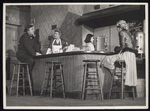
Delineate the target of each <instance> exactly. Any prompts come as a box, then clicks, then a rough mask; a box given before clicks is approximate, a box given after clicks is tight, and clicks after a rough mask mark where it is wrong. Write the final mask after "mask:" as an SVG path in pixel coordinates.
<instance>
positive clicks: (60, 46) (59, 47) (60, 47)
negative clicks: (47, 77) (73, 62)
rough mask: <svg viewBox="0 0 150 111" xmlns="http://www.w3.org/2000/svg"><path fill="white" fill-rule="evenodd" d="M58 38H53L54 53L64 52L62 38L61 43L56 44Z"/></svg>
mask: <svg viewBox="0 0 150 111" xmlns="http://www.w3.org/2000/svg"><path fill="white" fill-rule="evenodd" d="M55 41H56V39H54V40H53V43H52V52H53V53H60V52H63V51H62V44H61V39H60V41H59V42H60V45H54V43H55Z"/></svg>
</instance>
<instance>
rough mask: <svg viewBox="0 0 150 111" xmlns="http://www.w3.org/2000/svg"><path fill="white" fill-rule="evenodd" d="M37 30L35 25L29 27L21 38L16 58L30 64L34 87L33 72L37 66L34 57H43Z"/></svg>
mask: <svg viewBox="0 0 150 111" xmlns="http://www.w3.org/2000/svg"><path fill="white" fill-rule="evenodd" d="M34 32H35V29H34V26H33V25H28V26H27V27H26V28H25V30H24V34H23V35H22V36H21V37H20V40H19V45H18V51H17V53H16V57H17V59H18V60H19V61H20V62H24V63H28V64H29V73H30V75H31V82H32V87H33V80H32V70H33V67H34V64H35V61H34V58H33V57H34V56H37V55H41V53H39V52H40V49H39V47H40V46H39V44H37V40H36V38H35V34H34Z"/></svg>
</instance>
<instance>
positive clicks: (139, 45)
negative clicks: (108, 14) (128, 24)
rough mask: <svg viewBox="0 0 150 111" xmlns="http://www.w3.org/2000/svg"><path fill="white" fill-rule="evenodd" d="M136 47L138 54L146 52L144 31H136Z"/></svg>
mask: <svg viewBox="0 0 150 111" xmlns="http://www.w3.org/2000/svg"><path fill="white" fill-rule="evenodd" d="M134 37H135V49H137V50H138V54H141V55H142V54H144V53H145V34H144V33H143V32H142V31H138V32H136V33H135V36H134Z"/></svg>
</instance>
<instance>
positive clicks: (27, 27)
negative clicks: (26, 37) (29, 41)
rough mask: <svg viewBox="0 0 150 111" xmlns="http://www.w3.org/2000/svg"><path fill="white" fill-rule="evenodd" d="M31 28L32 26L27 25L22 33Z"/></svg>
mask: <svg viewBox="0 0 150 111" xmlns="http://www.w3.org/2000/svg"><path fill="white" fill-rule="evenodd" d="M31 27H33V25H30V24H28V25H27V26H26V28H25V30H24V32H27V31H28V30H29V28H31Z"/></svg>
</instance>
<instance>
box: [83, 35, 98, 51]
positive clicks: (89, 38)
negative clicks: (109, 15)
mask: <svg viewBox="0 0 150 111" xmlns="http://www.w3.org/2000/svg"><path fill="white" fill-rule="evenodd" d="M93 36H94V35H92V34H87V36H86V38H85V40H84V42H85V43H86V46H85V47H84V48H83V50H85V51H95V48H94V45H93V41H94V38H93Z"/></svg>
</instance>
